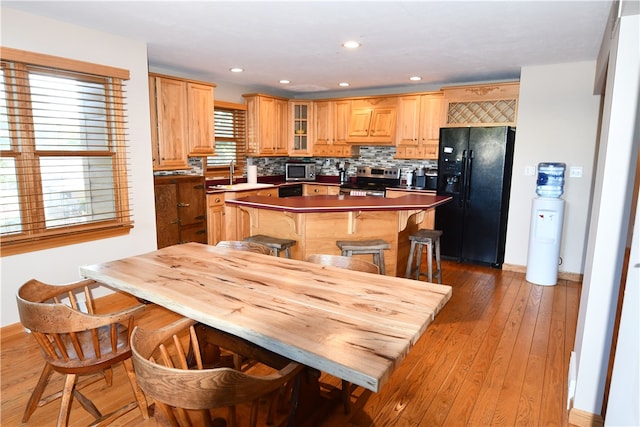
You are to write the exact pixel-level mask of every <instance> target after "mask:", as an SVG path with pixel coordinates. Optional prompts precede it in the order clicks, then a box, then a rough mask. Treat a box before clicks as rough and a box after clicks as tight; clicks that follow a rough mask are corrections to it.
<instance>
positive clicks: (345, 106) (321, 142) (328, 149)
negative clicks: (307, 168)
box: [313, 100, 359, 157]
mask: <svg viewBox="0 0 640 427" xmlns="http://www.w3.org/2000/svg"><path fill="white" fill-rule="evenodd" d="M313 107H314V124H315V139H314V143H313V155H314V156H316V157H352V156H355V155H357V154H358V151H359V150H358V148H357V147H354V146H350V145H348V144H347V136H348V129H349V115H350V112H351V103H350V101H348V100H344V101H333V100H330V101H316V102H314V106H313Z"/></svg>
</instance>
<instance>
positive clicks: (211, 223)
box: [207, 193, 226, 245]
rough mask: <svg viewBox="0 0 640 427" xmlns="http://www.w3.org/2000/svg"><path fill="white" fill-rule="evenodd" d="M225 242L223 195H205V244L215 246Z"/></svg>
mask: <svg viewBox="0 0 640 427" xmlns="http://www.w3.org/2000/svg"><path fill="white" fill-rule="evenodd" d="M222 240H226V236H225V214H224V193H214V194H207V243H208V244H210V245H217V244H218V242H220V241H222Z"/></svg>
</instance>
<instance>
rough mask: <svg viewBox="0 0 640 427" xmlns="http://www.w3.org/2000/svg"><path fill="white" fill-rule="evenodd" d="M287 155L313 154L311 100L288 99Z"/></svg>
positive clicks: (301, 155)
mask: <svg viewBox="0 0 640 427" xmlns="http://www.w3.org/2000/svg"><path fill="white" fill-rule="evenodd" d="M288 123H289V141H290V142H289V155H290V156H297V157H306V156H311V155H312V154H313V148H312V147H313V144H312V142H313V134H314V132H313V131H314V129H313V128H314V126H313V102H312V101H289V122H288Z"/></svg>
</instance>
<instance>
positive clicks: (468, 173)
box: [464, 150, 473, 208]
mask: <svg viewBox="0 0 640 427" xmlns="http://www.w3.org/2000/svg"><path fill="white" fill-rule="evenodd" d="M471 168H473V150H469V157H468V158H467V165H466V167H465V172H466V173H465V182H464V188H465V196H464V203H465V207H467V208H468V207H469V205H470V201H471Z"/></svg>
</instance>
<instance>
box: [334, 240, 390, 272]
mask: <svg viewBox="0 0 640 427" xmlns="http://www.w3.org/2000/svg"><path fill="white" fill-rule="evenodd" d="M336 245H338V247H339V248H340V250H341V251H342V255H343V256H352V255H360V254H371V255H373V263H374V264H375V265H377V266H378V268H379V269H380V274H386V270H385V267H384V250H385V249H391V245H390V244H389V243H388V242H386V241H385V240H382V239H373V240H338V241H336Z"/></svg>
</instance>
